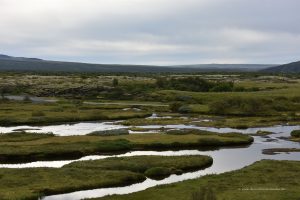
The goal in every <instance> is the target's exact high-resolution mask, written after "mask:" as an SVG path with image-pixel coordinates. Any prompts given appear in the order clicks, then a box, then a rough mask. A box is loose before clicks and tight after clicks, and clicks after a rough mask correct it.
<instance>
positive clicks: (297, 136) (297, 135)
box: [290, 130, 300, 142]
mask: <svg viewBox="0 0 300 200" xmlns="http://www.w3.org/2000/svg"><path fill="white" fill-rule="evenodd" d="M290 140H292V141H294V142H300V130H293V131H292V132H291V138H290Z"/></svg>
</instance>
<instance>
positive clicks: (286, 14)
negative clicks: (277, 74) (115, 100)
mask: <svg viewBox="0 0 300 200" xmlns="http://www.w3.org/2000/svg"><path fill="white" fill-rule="evenodd" d="M299 8H300V1H298V0H276V1H274V0H251V1H249V0H184V1H182V0H89V1H84V0H64V1H61V0H22V1H19V0H0V53H5V54H10V55H17V56H30V57H40V58H44V59H55V60H69V61H82V62H94V63H133V64H160V65H168V64H193V63H194V64H195V63H286V62H290V61H295V60H300V58H299V55H300V48H299V46H300V26H299V22H300V14H299V12H298V9H299Z"/></svg>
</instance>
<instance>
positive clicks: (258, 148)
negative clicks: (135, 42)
mask: <svg viewBox="0 0 300 200" xmlns="http://www.w3.org/2000/svg"><path fill="white" fill-rule="evenodd" d="M139 127H141V128H150V129H152V128H153V129H157V128H161V127H165V128H169V129H184V128H195V129H200V130H207V131H214V132H219V133H227V132H240V133H244V134H250V133H256V132H257V131H258V130H262V131H270V132H273V134H271V135H269V136H254V142H253V143H252V144H251V145H249V146H244V147H239V148H220V149H217V150H207V151H205V150H201V151H200V150H181V151H132V152H128V153H124V154H118V155H105V156H102V155H94V156H86V157H82V158H80V159H77V160H64V161H38V162H31V163H22V164H0V167H1V168H30V167H56V168H59V167H62V166H64V165H66V164H69V163H72V162H76V161H82V160H97V159H105V158H108V157H128V156H139V155H160V156H181V155H208V156H211V157H212V158H213V160H214V162H213V165H212V166H211V167H209V168H206V169H204V170H199V171H195V172H189V173H184V174H182V175H171V176H169V177H168V178H165V179H163V180H152V179H149V178H147V179H146V180H145V181H144V182H142V183H137V184H133V185H129V186H125V187H112V188H101V189H93V190H83V191H77V192H72V193H67V194H59V195H52V196H46V197H42V198H41V200H77V199H78V200H79V199H84V198H95V197H103V196H106V195H112V194H129V193H133V192H138V191H142V190H145V189H147V188H150V187H154V186H157V185H163V184H170V183H175V182H179V181H183V180H188V179H195V178H199V177H201V176H204V175H207V174H219V173H223V172H229V171H232V170H237V169H241V168H243V167H245V166H248V165H250V164H252V163H254V162H256V161H259V160H262V159H274V160H298V161H300V153H299V152H298V153H297V152H291V153H279V154H275V155H265V154H263V153H262V150H263V149H268V148H300V143H296V142H291V141H288V140H285V139H284V137H288V136H289V134H290V132H291V131H292V130H296V129H300V126H288V125H286V126H271V127H261V128H249V129H243V130H240V129H232V128H213V127H198V126H193V125H164V126H161V125H159V126H158V125H153V126H139ZM20 128H21V129H22V128H25V129H32V130H29V131H32V132H40V133H44V132H53V133H54V134H57V135H60V136H68V135H84V134H87V133H90V132H92V131H98V130H111V129H118V128H128V127H125V126H122V125H118V124H115V123H113V122H85V123H76V124H65V125H54V126H42V127H31V126H19V127H0V132H7V133H8V132H11V131H13V130H15V129H20ZM36 129H38V130H36Z"/></svg>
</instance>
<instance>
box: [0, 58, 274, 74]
mask: <svg viewBox="0 0 300 200" xmlns="http://www.w3.org/2000/svg"><path fill="white" fill-rule="evenodd" d="M270 66H274V65H261V64H198V65H176V66H175V65H174V66H155V65H128V64H124V65H118V64H89V63H78V62H61V61H48V60H42V59H38V58H25V57H12V56H7V55H0V71H38V72H106V73H107V72H108V73H109V72H112V73H113V72H131V73H145V72H151V73H161V72H162V73H163V72H172V73H193V72H242V71H258V70H261V69H263V68H267V67H270Z"/></svg>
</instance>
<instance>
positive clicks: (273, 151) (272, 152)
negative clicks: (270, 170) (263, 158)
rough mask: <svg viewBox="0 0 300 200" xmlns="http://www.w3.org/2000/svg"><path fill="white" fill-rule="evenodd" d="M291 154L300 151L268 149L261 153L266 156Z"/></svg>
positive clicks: (293, 149) (294, 149)
mask: <svg viewBox="0 0 300 200" xmlns="http://www.w3.org/2000/svg"><path fill="white" fill-rule="evenodd" d="M291 152H300V149H297V148H270V149H263V151H262V153H263V154H267V155H275V154H280V153H291Z"/></svg>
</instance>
